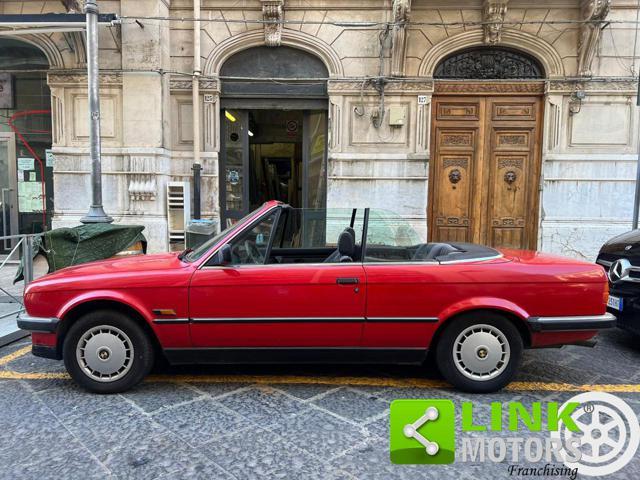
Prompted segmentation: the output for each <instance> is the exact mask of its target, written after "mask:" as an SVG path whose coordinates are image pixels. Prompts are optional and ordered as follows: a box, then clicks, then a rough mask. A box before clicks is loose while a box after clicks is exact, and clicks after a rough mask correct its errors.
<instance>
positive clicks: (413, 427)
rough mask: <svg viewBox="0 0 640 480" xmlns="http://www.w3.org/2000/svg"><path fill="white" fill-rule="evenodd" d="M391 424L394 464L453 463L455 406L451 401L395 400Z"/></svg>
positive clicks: (391, 447) (392, 459) (392, 406)
mask: <svg viewBox="0 0 640 480" xmlns="http://www.w3.org/2000/svg"><path fill="white" fill-rule="evenodd" d="M390 422H391V426H390V434H391V438H390V450H391V461H392V462H393V463H398V464H441V463H452V462H453V460H454V457H455V453H454V449H455V407H454V404H453V402H451V401H450V400H394V401H393V402H392V403H391V416H390Z"/></svg>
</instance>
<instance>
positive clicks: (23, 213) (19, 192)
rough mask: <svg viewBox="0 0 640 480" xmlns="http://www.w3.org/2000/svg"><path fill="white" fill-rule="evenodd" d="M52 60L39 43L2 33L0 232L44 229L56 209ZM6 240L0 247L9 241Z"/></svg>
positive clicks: (0, 57) (3, 246) (0, 81)
mask: <svg viewBox="0 0 640 480" xmlns="http://www.w3.org/2000/svg"><path fill="white" fill-rule="evenodd" d="M48 69H49V62H48V61H47V58H46V56H45V54H44V53H43V52H42V51H41V50H40V49H38V48H37V47H35V46H33V45H31V44H29V43H26V42H22V41H20V40H15V39H11V38H0V117H1V120H0V202H1V207H0V224H1V225H0V235H3V236H4V235H10V234H17V233H34V232H41V231H43V230H44V229H46V228H47V227H48V226H49V225H50V222H51V219H50V216H49V215H48V212H51V211H53V164H52V162H51V160H47V152H48V151H49V149H50V148H51V114H50V109H51V92H50V90H49V86H48V85H47V73H46V72H47V70H48ZM8 245H9V242H2V243H1V244H0V249H5V248H6V247H8Z"/></svg>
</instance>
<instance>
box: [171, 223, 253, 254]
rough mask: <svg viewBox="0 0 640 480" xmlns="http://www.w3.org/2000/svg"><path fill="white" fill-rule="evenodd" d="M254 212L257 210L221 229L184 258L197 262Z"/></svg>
mask: <svg viewBox="0 0 640 480" xmlns="http://www.w3.org/2000/svg"><path fill="white" fill-rule="evenodd" d="M254 214H255V211H253V212H251V213H250V214H249V215H247V216H246V217H243V218H242V219H240V220H238V221H237V222H236V223H234V224H233V225H231V226H229V227H227V228H226V229H224V230H223V231H221V232H220V233H219V234H217V235H216V236H214V237H212V238H210V239H209V240H207V241H206V242H204V243H203V244H202V245H200V246H199V247H197V248H196V249H195V250H193V251H191V252H189V253H188V254H187V255H185V256H184V257H183V260H186V261H187V262H195V261H196V260H198V259H199V258H201V257H202V256H203V255H204V254H205V253H207V252H208V251H209V250H210V249H211V247H213V246H214V245H215V244H216V243H218V242H219V241H220V240H222V239H223V238H224V237H226V236H227V235H228V234H230V233H231V232H233V231H235V230H237V229H238V228H239V227H240V225H242V224H243V223H244V222H245V220H246V219H247V218H249V217H251V216H252V215H254Z"/></svg>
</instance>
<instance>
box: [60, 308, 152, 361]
mask: <svg viewBox="0 0 640 480" xmlns="http://www.w3.org/2000/svg"><path fill="white" fill-rule="evenodd" d="M96 310H112V311H117V312H120V313H123V314H125V315H127V316H128V317H129V318H131V320H133V321H134V322H136V323H137V324H139V325H140V326H141V327H142V328H143V329H144V331H145V333H146V334H147V335H148V336H149V338H150V339H151V342H152V343H153V346H154V350H155V353H156V355H157V356H156V358H160V356H162V355H163V353H162V348H161V347H160V342H159V341H158V337H157V336H156V334H155V333H154V331H153V329H152V328H151V326H150V325H149V323H148V322H147V321H146V320H145V318H144V317H143V316H142V314H141V313H140V312H139V311H138V310H136V309H135V308H133V307H132V306H130V305H127V304H125V303H122V302H119V301H117V300H106V299H99V300H98V299H96V300H87V301H85V302H82V303H79V304H77V305H74V306H73V307H72V308H71V309H70V310H69V311H67V312H66V313H65V314H64V316H63V317H62V321H61V322H60V327H59V329H58V335H57V346H56V348H57V351H58V352H62V345H63V343H64V338H65V336H66V334H67V332H68V331H69V329H70V328H71V325H73V324H74V323H75V322H76V321H77V320H78V319H79V318H81V317H82V316H83V315H85V314H87V313H89V312H93V311H96Z"/></svg>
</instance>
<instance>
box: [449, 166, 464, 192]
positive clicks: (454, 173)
mask: <svg viewBox="0 0 640 480" xmlns="http://www.w3.org/2000/svg"><path fill="white" fill-rule="evenodd" d="M460 180H462V173H461V172H460V170H458V169H457V168H454V169H453V170H451V171H450V172H449V181H450V182H451V183H452V184H453V188H456V183H458V182H459V181H460Z"/></svg>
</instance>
